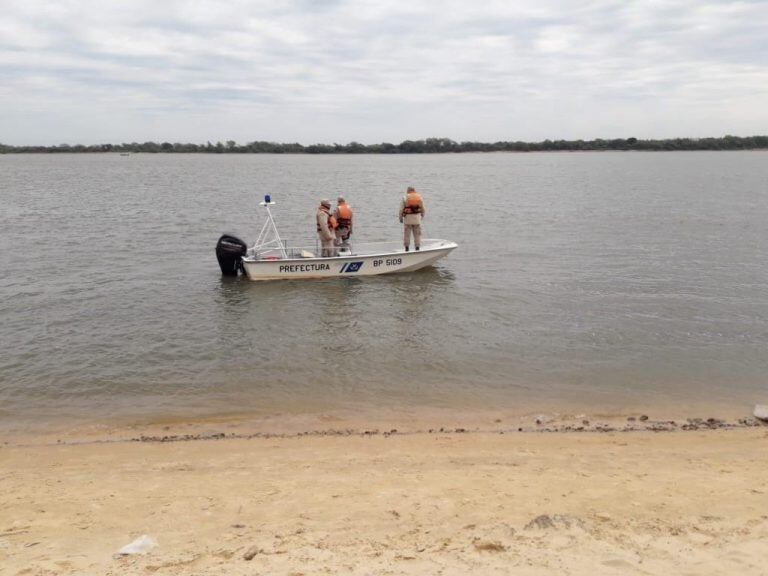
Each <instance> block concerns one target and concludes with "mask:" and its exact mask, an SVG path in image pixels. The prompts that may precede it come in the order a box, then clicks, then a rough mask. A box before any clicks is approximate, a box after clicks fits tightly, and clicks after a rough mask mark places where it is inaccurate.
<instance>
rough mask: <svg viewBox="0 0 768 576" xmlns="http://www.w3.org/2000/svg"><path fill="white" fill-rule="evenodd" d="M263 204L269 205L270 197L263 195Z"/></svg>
mask: <svg viewBox="0 0 768 576" xmlns="http://www.w3.org/2000/svg"><path fill="white" fill-rule="evenodd" d="M264 202H265V203H266V204H269V203H270V202H272V197H271V196H270V195H269V194H265V195H264Z"/></svg>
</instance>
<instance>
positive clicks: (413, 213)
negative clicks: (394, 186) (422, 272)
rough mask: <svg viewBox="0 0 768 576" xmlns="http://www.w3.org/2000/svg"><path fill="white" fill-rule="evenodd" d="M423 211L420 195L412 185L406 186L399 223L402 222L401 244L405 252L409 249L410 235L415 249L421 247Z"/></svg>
mask: <svg viewBox="0 0 768 576" xmlns="http://www.w3.org/2000/svg"><path fill="white" fill-rule="evenodd" d="M425 212H426V211H425V210H424V202H423V200H422V199H421V195H420V194H418V193H417V192H416V190H415V189H414V188H413V186H408V191H407V192H406V194H405V196H403V200H402V202H401V203H400V223H401V224H403V245H404V246H405V251H406V252H408V250H410V246H411V235H413V244H414V245H415V246H416V250H419V249H420V248H421V220H422V218H424V214H425Z"/></svg>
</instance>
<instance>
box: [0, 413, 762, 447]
mask: <svg viewBox="0 0 768 576" xmlns="http://www.w3.org/2000/svg"><path fill="white" fill-rule="evenodd" d="M461 414H462V413H461V412H459V411H449V412H446V413H443V414H442V417H439V416H438V415H437V414H435V413H431V414H430V415H429V416H427V415H425V414H419V415H410V416H407V417H403V416H400V417H399V418H394V417H390V418H383V417H381V416H380V417H370V418H351V417H341V416H338V415H329V414H323V415H313V416H312V417H309V418H308V417H306V416H304V417H297V416H282V415H278V416H270V417H266V418H247V417H244V416H236V417H233V416H230V417H221V416H219V417H210V418H198V419H179V418H174V419H172V420H163V419H159V420H156V421H148V422H135V423H126V422H123V423H117V424H106V423H98V424H93V423H91V424H86V425H69V426H66V427H62V428H59V429H44V428H42V429H38V430H27V431H15V432H14V431H10V432H9V431H7V430H6V431H5V433H2V432H0V438H3V440H2V445H4V446H44V445H54V444H57V445H78V444H95V443H109V442H116V443H119V442H188V441H195V440H223V439H239V440H248V439H252V438H266V439H270V438H300V437H320V436H336V437H354V436H361V437H367V436H385V437H387V436H391V435H401V436H402V435H430V434H500V435H504V434H542V433H543V434H548V433H549V434H556V433H564V434H590V433H603V434H604V433H614V432H616V433H638V432H659V433H660V432H667V433H670V432H695V431H699V430H737V429H743V428H760V427H763V426H765V427H768V422H766V421H763V420H760V419H758V418H756V417H754V416H752V415H746V414H745V415H743V416H739V417H737V416H731V417H714V416H706V417H704V416H698V417H677V418H668V417H663V418H658V417H651V416H649V415H648V414H645V413H643V412H636V413H632V415H629V416H627V415H625V414H606V413H595V414H561V413H530V414H524V415H509V414H502V413H500V412H485V411H483V412H479V411H475V412H473V413H469V414H468V415H465V416H464V417H462V415H461Z"/></svg>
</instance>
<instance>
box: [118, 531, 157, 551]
mask: <svg viewBox="0 0 768 576" xmlns="http://www.w3.org/2000/svg"><path fill="white" fill-rule="evenodd" d="M155 546H157V542H155V539H154V538H152V537H151V536H147V535H146V534H143V535H141V536H139V537H138V538H136V540H134V541H133V542H131V543H130V544H126V545H125V546H123V547H122V548H120V550H118V551H117V555H118V556H128V555H131V554H146V553H147V552H149V551H150V550H152V548H154V547H155Z"/></svg>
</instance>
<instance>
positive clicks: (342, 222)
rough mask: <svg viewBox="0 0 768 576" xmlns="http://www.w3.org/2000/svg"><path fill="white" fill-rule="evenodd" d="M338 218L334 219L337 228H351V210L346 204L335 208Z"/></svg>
mask: <svg viewBox="0 0 768 576" xmlns="http://www.w3.org/2000/svg"><path fill="white" fill-rule="evenodd" d="M336 213H337V214H338V218H336V221H337V224H338V226H339V228H349V227H350V226H352V208H351V207H350V205H349V204H347V203H346V202H344V203H342V204H339V206H338V207H337V208H336Z"/></svg>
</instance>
